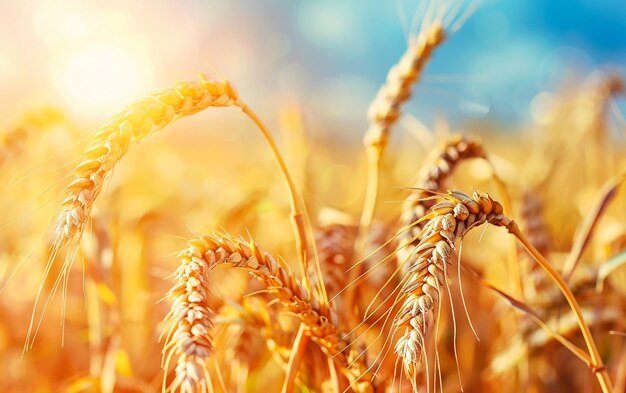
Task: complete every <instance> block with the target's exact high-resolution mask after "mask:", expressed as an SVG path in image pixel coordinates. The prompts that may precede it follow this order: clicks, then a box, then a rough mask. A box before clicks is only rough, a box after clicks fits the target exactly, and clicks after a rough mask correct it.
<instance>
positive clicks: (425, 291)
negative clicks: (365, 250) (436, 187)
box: [394, 191, 512, 376]
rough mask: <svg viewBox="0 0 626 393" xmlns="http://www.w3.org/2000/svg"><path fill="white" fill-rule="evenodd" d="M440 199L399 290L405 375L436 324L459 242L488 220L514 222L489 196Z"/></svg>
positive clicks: (397, 323)
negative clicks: (449, 269) (401, 302)
mask: <svg viewBox="0 0 626 393" xmlns="http://www.w3.org/2000/svg"><path fill="white" fill-rule="evenodd" d="M431 194H432V193H431ZM436 195H437V196H438V199H439V200H440V201H439V202H438V203H437V204H435V205H434V206H433V207H432V208H431V212H430V213H429V214H427V215H426V216H424V217H423V219H424V220H426V225H425V226H424V228H423V229H422V230H421V232H420V233H419V239H420V242H419V244H418V245H417V247H415V249H414V250H413V251H412V253H411V256H410V258H409V260H408V263H409V266H408V274H409V275H408V277H407V279H406V282H405V283H404V285H403V286H402V288H401V295H402V296H403V297H404V303H403V305H402V307H401V309H400V311H399V312H398V314H397V315H396V317H395V319H394V327H396V328H397V329H401V328H404V333H403V335H402V337H401V338H400V339H399V340H398V342H397V343H396V345H395V352H396V354H397V355H398V356H399V357H400V358H401V360H402V363H403V368H404V371H405V373H406V374H407V376H412V375H414V373H415V371H416V367H417V366H418V364H419V363H420V361H421V359H422V354H423V349H424V347H425V345H426V339H427V336H428V332H429V329H428V328H429V327H430V326H431V325H432V324H433V323H436V321H435V318H436V315H435V312H434V311H435V309H436V308H437V307H438V305H439V301H440V295H441V289H442V288H444V287H445V286H447V274H448V271H447V267H448V265H450V264H451V256H452V254H453V250H455V249H456V246H455V243H456V242H457V240H458V239H460V238H462V237H463V236H464V235H465V233H467V232H468V231H469V230H470V229H472V228H474V227H476V226H478V225H481V224H484V223H486V222H489V223H491V224H494V225H497V226H505V227H507V226H508V225H509V224H510V223H511V222H512V221H511V220H510V219H509V218H507V217H506V216H504V214H503V213H502V211H503V209H502V205H501V204H500V203H498V202H496V201H494V200H493V199H491V197H490V196H489V195H487V194H485V193H481V192H477V191H476V192H474V194H473V196H472V197H469V196H468V195H465V194H463V193H461V192H458V191H452V192H448V194H436Z"/></svg>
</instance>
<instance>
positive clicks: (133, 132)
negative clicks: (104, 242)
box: [53, 75, 328, 302]
mask: <svg viewBox="0 0 626 393" xmlns="http://www.w3.org/2000/svg"><path fill="white" fill-rule="evenodd" d="M226 106H236V107H239V108H240V109H241V110H242V112H243V113H244V114H245V115H246V116H248V118H250V120H251V121H252V122H254V124H255V125H256V126H257V127H258V128H259V130H260V131H261V133H262V134H263V136H264V138H265V140H266V141H267V143H268V145H269V147H270V149H271V150H272V153H273V155H274V157H275V159H276V161H277V163H278V165H279V168H280V170H281V173H282V174H283V177H284V179H285V183H286V185H287V188H288V191H289V198H290V204H291V219H292V223H293V227H294V230H295V233H296V246H297V249H298V257H299V262H300V264H301V266H302V269H303V272H304V275H303V281H304V283H305V285H306V286H307V287H308V277H307V275H306V272H307V270H308V257H309V255H308V244H309V242H308V240H307V238H308V236H307V234H308V233H309V232H307V230H309V231H310V223H309V222H308V220H307V217H306V214H305V211H304V204H303V202H302V199H301V197H300V195H299V193H298V191H297V190H296V186H295V184H294V182H293V180H292V177H291V175H290V173H289V170H288V169H287V165H286V164H285V162H284V159H283V158H282V155H281V154H280V152H279V150H278V148H277V146H276V143H275V142H274V139H273V137H272V134H271V132H270V131H269V129H268V128H267V127H266V126H265V124H264V123H263V122H262V121H261V119H260V118H259V117H258V116H257V115H256V114H255V113H254V112H253V111H252V109H250V107H248V106H247V105H246V104H245V103H243V102H242V101H241V99H240V98H239V95H238V94H237V92H236V90H235V88H234V87H233V85H232V84H231V83H230V82H228V81H226V80H207V79H205V78H204V77H203V76H202V75H201V78H200V82H199V83H193V82H182V83H179V84H178V85H177V86H176V87H174V88H171V89H166V90H161V91H156V92H153V93H152V94H149V95H148V96H147V97H145V98H142V99H140V100H138V101H136V102H135V103H133V104H131V105H130V106H128V107H127V108H126V109H125V110H123V111H122V112H120V113H118V114H117V115H116V116H114V117H113V118H112V119H111V120H110V121H109V122H108V123H107V124H105V125H104V126H102V127H100V128H99V129H98V130H97V131H96V133H95V135H94V137H93V140H92V142H91V144H90V146H89V148H88V149H87V151H86V152H85V153H84V154H83V156H82V159H81V163H80V164H79V165H78V167H77V168H76V169H75V170H74V172H73V177H74V179H73V181H72V182H71V183H70V184H69V185H68V186H67V187H66V193H67V197H66V198H65V200H64V201H63V203H62V204H61V208H60V213H59V215H58V218H57V224H56V238H55V241H54V245H53V248H54V249H55V250H57V251H58V250H59V249H61V248H62V247H63V246H65V245H67V244H69V243H71V242H72V241H75V240H77V239H79V238H80V236H81V234H82V232H83V230H84V228H85V224H86V222H87V220H88V219H89V215H90V212H91V209H92V207H93V204H94V201H95V200H96V198H97V197H98V195H99V194H100V192H101V190H102V186H103V184H104V182H105V181H106V180H107V179H108V178H109V177H110V176H111V173H112V171H113V168H114V167H115V165H116V164H117V163H118V162H119V160H120V159H121V158H122V157H123V156H124V155H125V154H126V152H127V151H128V149H129V148H130V146H131V145H132V144H134V143H136V142H138V141H139V140H141V139H143V138H145V137H146V136H148V135H149V134H150V133H152V132H154V131H156V130H159V129H162V128H164V127H165V126H167V125H168V124H170V123H171V122H173V121H175V120H177V119H179V118H181V117H185V116H189V115H192V114H195V113H197V112H200V111H202V110H204V109H206V108H209V107H226ZM315 260H316V261H317V259H315ZM315 267H316V272H317V274H319V275H321V273H320V270H321V269H320V268H319V264H316V266H315ZM320 290H321V294H322V300H323V301H324V302H327V301H328V300H327V296H326V294H325V291H324V288H323V287H322V288H320Z"/></svg>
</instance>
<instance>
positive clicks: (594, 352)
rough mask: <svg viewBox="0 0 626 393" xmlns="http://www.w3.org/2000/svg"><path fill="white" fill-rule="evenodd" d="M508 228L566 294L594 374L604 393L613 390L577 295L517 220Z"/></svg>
mask: <svg viewBox="0 0 626 393" xmlns="http://www.w3.org/2000/svg"><path fill="white" fill-rule="evenodd" d="M507 230H508V231H509V232H510V233H511V234H512V235H513V236H515V237H516V238H517V239H518V240H519V241H520V243H521V244H522V246H524V248H525V249H526V251H528V252H529V253H530V254H531V255H532V257H533V259H534V260H535V261H536V262H537V263H538V264H539V265H540V266H541V268H542V269H543V270H544V271H545V272H546V273H547V274H548V276H549V277H550V279H552V281H554V283H555V284H556V285H557V287H558V288H559V290H560V291H561V292H562V293H563V295H564V296H565V299H567V303H568V304H569V306H570V308H571V309H572V311H573V312H574V315H575V316H576V320H577V321H578V326H579V327H580V331H581V333H582V335H583V338H584V340H585V345H586V346H587V349H588V351H589V355H590V356H591V361H592V364H590V365H589V367H590V368H591V370H592V371H593V373H594V375H595V376H596V378H597V379H598V383H599V384H600V387H601V388H602V391H603V392H604V393H610V392H612V387H611V380H610V378H609V374H608V372H607V370H606V367H605V366H604V364H603V362H602V357H601V356H600V353H599V352H598V348H597V347H596V344H595V342H594V340H593V336H592V335H591V330H590V329H589V326H588V325H587V323H586V322H585V319H584V318H583V313H582V311H581V309H580V306H579V305H578V302H577V301H576V297H575V296H574V294H573V293H572V291H571V290H570V289H569V287H568V286H567V283H566V282H565V280H563V278H562V277H561V275H560V274H559V273H558V272H557V271H556V270H555V269H554V268H553V267H552V265H551V264H550V262H548V261H547V260H546V258H545V257H544V256H543V255H541V253H540V252H539V251H538V250H537V249H536V248H535V246H533V245H532V243H530V241H528V239H527V238H526V236H525V235H524V234H523V233H522V231H521V230H520V229H519V226H518V225H517V223H515V221H511V223H510V224H509V225H508V226H507Z"/></svg>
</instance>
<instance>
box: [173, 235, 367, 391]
mask: <svg viewBox="0 0 626 393" xmlns="http://www.w3.org/2000/svg"><path fill="white" fill-rule="evenodd" d="M179 256H180V259H181V265H180V267H179V268H178V269H177V270H176V273H175V276H176V278H177V283H176V285H175V286H174V288H173V289H172V290H171V291H170V292H169V295H168V296H169V297H170V298H171V299H172V301H173V304H172V310H171V312H170V313H169V314H168V316H167V319H166V324H167V329H166V331H165V333H164V334H165V337H166V343H165V347H164V366H165V368H166V370H167V368H168V365H169V363H170V361H171V359H172V358H173V357H177V358H178V360H177V366H176V377H175V379H174V382H172V384H171V385H170V389H176V388H179V387H180V388H181V392H203V391H205V389H207V387H208V386H209V384H210V381H209V380H208V373H207V372H206V368H205V366H204V361H205V359H206V358H207V357H208V356H209V353H210V351H211V350H212V344H211V339H210V334H209V333H208V332H209V330H210V328H211V326H212V323H211V316H212V314H213V312H212V310H210V308H209V307H208V302H207V299H208V290H209V272H210V270H211V269H212V268H213V267H215V266H216V265H218V264H223V265H227V266H231V267H235V268H239V269H244V270H247V271H249V272H250V274H251V275H252V276H254V277H255V278H257V279H258V280H259V281H260V282H261V284H262V285H263V286H264V287H265V288H266V289H267V291H268V292H270V293H271V294H273V295H274V296H275V297H276V298H277V299H278V300H279V301H280V303H281V304H282V305H283V306H284V307H285V308H286V309H287V310H288V311H290V312H293V313H294V314H295V315H297V316H298V317H299V319H300V321H301V323H302V324H303V325H304V327H305V334H306V335H307V336H308V337H310V338H311V340H312V341H313V342H315V343H317V344H318V345H319V346H320V348H321V349H322V351H323V352H324V353H325V354H326V355H327V356H329V357H332V359H333V360H334V362H335V364H336V365H337V366H338V368H339V369H340V370H341V372H342V374H343V375H344V376H345V377H346V378H347V379H348V380H349V381H350V383H351V386H352V389H353V390H354V391H356V392H374V391H375V390H374V385H373V383H372V376H371V375H370V374H369V372H368V371H367V367H366V366H365V365H364V364H361V363H359V362H358V361H354V362H352V363H350V362H349V361H348V360H349V359H348V357H347V354H346V350H347V349H348V347H349V344H348V342H347V341H346V340H345V339H344V338H343V334H342V333H341V332H340V331H339V329H338V328H337V326H336V317H335V316H334V314H333V313H331V310H330V309H329V308H328V307H326V306H324V304H323V303H321V302H320V301H319V299H317V298H316V297H315V296H313V294H312V293H311V292H310V291H308V290H307V289H306V288H305V287H304V286H303V285H302V284H301V283H300V281H299V280H298V279H296V278H295V277H294V276H293V275H292V274H291V273H290V272H289V271H288V270H287V268H286V267H283V266H281V265H280V264H279V263H278V262H277V261H276V259H274V258H273V257H272V256H271V255H270V254H268V253H267V252H265V251H263V250H261V249H260V248H259V247H258V246H257V245H256V244H255V243H254V242H252V241H245V240H243V239H241V238H238V237H232V236H229V235H210V236H201V237H200V238H198V239H194V240H191V241H190V242H189V247H188V248H187V249H186V250H185V251H183V252H181V253H180V255H179Z"/></svg>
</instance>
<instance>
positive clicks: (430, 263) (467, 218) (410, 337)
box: [394, 191, 611, 393]
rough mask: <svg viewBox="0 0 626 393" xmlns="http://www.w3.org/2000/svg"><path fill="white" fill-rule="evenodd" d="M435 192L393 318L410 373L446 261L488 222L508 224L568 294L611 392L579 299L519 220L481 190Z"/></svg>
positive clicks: (421, 345)
mask: <svg viewBox="0 0 626 393" xmlns="http://www.w3.org/2000/svg"><path fill="white" fill-rule="evenodd" d="M432 194H433V195H435V196H436V197H437V198H436V199H437V200H438V203H437V204H436V205H434V206H433V207H432V209H431V213H429V214H427V215H426V216H424V217H423V220H425V221H426V225H425V226H424V228H423V229H422V230H421V232H420V233H419V238H420V243H419V245H418V246H417V247H416V248H415V251H414V253H413V254H412V257H411V258H410V259H409V261H408V262H409V264H410V265H409V272H410V276H409V278H408V280H407V281H406V283H405V284H404V285H403V287H402V296H404V297H405V299H404V303H403V306H402V308H401V310H400V312H399V313H398V314H397V315H396V318H395V320H394V326H395V327H396V328H404V334H403V335H402V337H401V338H400V339H399V340H398V342H397V343H396V346H395V352H396V354H397V355H398V356H399V357H400V358H401V360H402V362H403V368H404V371H405V373H406V374H407V376H408V377H412V376H414V375H415V372H416V367H417V366H418V365H419V363H420V361H421V359H422V354H423V349H424V345H425V340H426V338H427V333H428V328H429V327H430V325H431V324H432V323H433V322H435V323H436V322H437V321H435V317H436V316H435V313H434V309H435V307H436V306H438V304H439V299H440V293H441V291H440V290H441V288H443V287H445V286H447V266H448V265H449V264H451V255H452V253H453V250H455V243H456V242H457V240H459V239H462V238H463V236H464V235H465V234H466V233H467V232H468V231H469V230H471V229H472V228H474V227H477V226H479V225H482V224H484V223H489V224H492V225H495V226H500V227H504V228H506V229H507V230H508V231H509V233H511V234H512V235H514V236H515V237H516V238H517V239H518V240H519V241H520V242H521V243H522V245H523V246H524V248H526V250H527V251H528V252H529V253H530V254H531V255H532V256H533V258H534V259H535V260H536V262H537V263H538V264H539V265H540V266H541V267H542V268H543V269H544V271H545V272H546V273H547V274H548V276H549V277H550V279H552V281H554V282H555V283H556V284H557V286H558V287H559V289H560V290H561V292H562V293H563V294H564V295H565V298H566V299H567V302H568V303H569V306H570V308H571V309H572V311H573V313H574V315H575V318H576V320H577V323H578V326H579V328H580V330H581V332H582V334H583V337H584V340H585V344H586V345H587V349H588V351H589V355H590V357H591V360H592V364H590V365H588V366H589V367H590V368H591V370H592V371H593V373H594V374H595V376H596V378H597V379H598V382H599V384H600V386H601V388H602V391H603V392H605V393H606V392H611V382H610V379H609V377H608V373H607V371H606V368H605V366H604V365H603V363H602V359H601V357H600V355H599V353H598V349H597V347H596V345H595V342H594V341H593V338H592V335H591V332H590V330H589V326H588V325H587V323H586V322H585V320H584V318H583V314H582V311H581V309H580V306H579V305H578V302H577V301H576V298H575V297H574V295H573V294H572V292H571V290H570V289H569V287H568V286H567V284H566V283H565V281H564V280H563V278H562V277H561V276H560V275H559V274H558V272H557V271H556V270H555V269H554V268H553V267H552V266H551V265H550V263H549V262H548V261H547V260H546V259H545V258H544V257H543V256H542V255H541V254H540V253H539V252H538V251H537V249H536V248H535V247H534V246H533V245H532V244H531V243H530V242H529V241H528V239H527V238H526V237H525V236H524V234H523V233H522V232H521V231H520V229H519V227H518V226H517V223H515V222H514V221H513V220H511V219H510V218H508V217H506V216H505V215H504V213H503V208H502V205H501V204H500V203H498V202H497V201H494V200H493V199H492V198H491V197H490V196H489V195H487V194H485V193H481V192H478V191H475V192H474V194H473V196H472V197H469V196H468V195H465V194H463V193H461V192H458V191H451V192H448V194H441V193H434V192H433V193H432Z"/></svg>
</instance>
